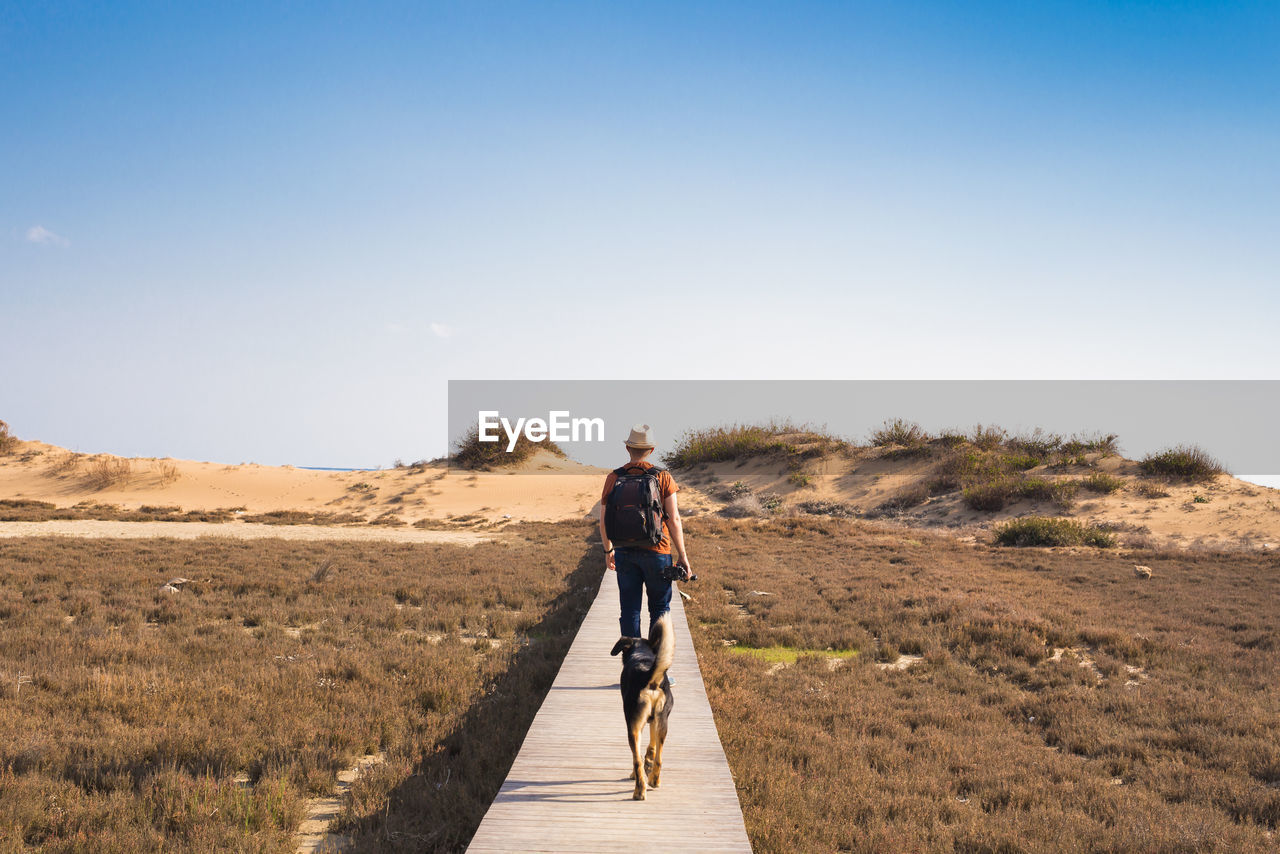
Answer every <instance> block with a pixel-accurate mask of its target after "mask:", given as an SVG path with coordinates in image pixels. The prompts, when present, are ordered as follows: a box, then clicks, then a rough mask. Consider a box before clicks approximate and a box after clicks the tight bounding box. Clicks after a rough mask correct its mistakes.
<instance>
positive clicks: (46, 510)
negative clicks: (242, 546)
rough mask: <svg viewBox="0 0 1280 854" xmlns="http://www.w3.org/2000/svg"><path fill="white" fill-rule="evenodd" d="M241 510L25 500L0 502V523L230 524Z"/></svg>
mask: <svg viewBox="0 0 1280 854" xmlns="http://www.w3.org/2000/svg"><path fill="white" fill-rule="evenodd" d="M238 509H243V508H229V507H219V508H217V509H214V510H186V511H184V510H183V509H182V508H181V507H177V506H156V505H149V504H144V505H142V506H141V507H139V508H137V509H136V510H126V509H124V508H122V507H119V506H118V505H115V504H100V503H98V502H95V501H82V502H80V503H79V504H76V505H75V506H73V507H59V506H58V505H56V504H53V503H51V502H48V501H35V500H32V499H25V498H8V499H0V522H47V521H50V520H54V519H99V520H106V521H112V522H230V521H232V520H233V519H234V518H235V514H236V511H237V510H238Z"/></svg>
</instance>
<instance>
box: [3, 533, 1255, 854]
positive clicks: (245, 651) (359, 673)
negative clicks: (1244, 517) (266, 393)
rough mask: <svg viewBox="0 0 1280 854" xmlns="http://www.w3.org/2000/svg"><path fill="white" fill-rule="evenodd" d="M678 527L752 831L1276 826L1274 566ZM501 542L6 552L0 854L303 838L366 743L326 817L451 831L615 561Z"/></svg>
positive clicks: (488, 792) (985, 846)
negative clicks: (357, 769) (310, 818)
mask: <svg viewBox="0 0 1280 854" xmlns="http://www.w3.org/2000/svg"><path fill="white" fill-rule="evenodd" d="M687 530H688V532H689V539H690V551H691V554H692V556H693V558H694V560H695V563H696V569H697V571H698V573H699V574H700V575H701V576H702V578H701V580H700V581H698V582H696V583H694V584H690V585H687V586H686V590H687V591H688V592H689V593H691V594H692V595H693V597H694V601H692V602H690V603H689V604H688V605H687V611H688V614H689V618H690V625H691V631H692V632H693V640H694V642H695V645H696V647H697V650H698V653H699V658H700V661H701V665H702V669H703V674H704V677H705V679H706V683H707V690H708V694H709V696H710V699H711V703H712V706H713V709H714V711H715V714H716V720H717V725H718V727H719V729H720V734H721V737H722V739H723V742H724V746H725V750H726V753H727V755H728V758H729V762H730V765H731V767H732V769H733V771H734V776H735V779H736V781H737V784H738V788H739V797H740V799H741V802H742V805H743V810H744V815H745V817H746V821H747V827H748V831H749V833H750V835H751V840H752V843H753V845H754V846H755V849H756V850H757V851H758V852H796V851H804V852H824V851H832V852H836V851H839V852H848V851H895V852H897V851H939V852H941V851H965V852H1021V851H1031V852H1035V851H1081V852H1083V851H1111V852H1139V851H1143V852H1146V851H1169V852H1174V851H1179V852H1181V851H1186V852H1193V851H1222V852H1227V851H1244V852H1248V851H1270V850H1274V841H1273V837H1272V834H1273V833H1274V831H1275V829H1276V825H1277V823H1278V822H1280V746H1278V745H1277V742H1276V739H1275V735H1274V734H1275V732H1276V730H1277V726H1278V725H1280V699H1278V696H1277V693H1276V691H1275V688H1274V685H1275V684H1276V683H1277V677H1280V673H1278V672H1277V671H1278V670H1280V663H1277V660H1276V649H1277V640H1276V632H1277V629H1278V628H1280V556H1277V555H1275V554H1264V553H1256V552H1254V553H1243V552H1236V553H1230V554H1218V553H1213V552H1208V551H1191V552H1188V551H1185V550H1182V551H1177V550H1168V551H1130V552H1123V551H1118V550H1094V549H1056V550H1045V549H1007V548H1004V549H1002V548H994V547H988V546H985V545H981V544H972V543H969V544H966V543H961V542H957V541H955V540H954V539H950V538H946V537H943V536H939V535H932V534H929V533H925V532H921V531H917V530H910V529H903V528H891V527H888V526H883V525H879V524H877V523H869V522H861V521H842V520H836V519H828V518H819V517H805V516H796V517H788V518H776V519H769V520H756V519H744V520H737V521H731V520H722V519H694V520H691V521H690V522H688V523H687ZM504 534H505V537H506V539H504V541H501V542H493V543H482V544H479V545H475V546H472V547H469V548H463V547H451V546H443V545H401V544H386V543H376V544H371V543H333V542H330V543H296V542H280V541H269V540H268V541H254V542H236V541H230V542H228V541H225V540H217V541H215V540H196V541H182V542H179V541H171V540H151V541H102V540H73V539H56V538H33V539H28V540H9V541H3V542H0V647H3V649H4V651H5V654H4V658H3V660H2V661H0V686H2V687H0V732H4V733H5V734H6V737H5V738H4V739H3V740H0V850H7V851H29V850H37V849H38V850H47V851H86V852H87V851H135V850H138V851H148V850H149V851H160V850H164V851H207V850H239V851H289V850H292V848H293V845H294V842H293V831H294V829H295V827H296V826H297V823H298V821H299V820H300V818H301V816H302V810H303V804H304V802H305V800H306V798H308V797H309V796H311V795H314V794H319V793H326V792H328V791H330V790H331V788H332V786H333V782H334V778H335V774H336V773H337V772H338V771H339V770H341V769H343V768H346V767H349V766H350V765H351V764H352V763H353V762H354V761H355V760H356V759H358V758H359V757H360V756H361V755H364V754H367V753H376V752H382V753H385V754H386V755H387V757H388V761H387V762H386V764H384V765H380V766H375V767H374V768H373V769H372V770H371V771H370V772H368V773H366V774H365V775H364V776H362V777H361V778H360V779H359V780H358V781H357V782H356V783H355V784H354V785H353V787H352V789H351V798H350V800H349V803H348V804H347V807H346V811H345V813H344V815H343V817H342V818H341V819H340V821H339V822H338V825H337V827H336V828H335V829H336V830H338V831H340V832H343V833H345V834H347V835H349V836H351V837H354V838H355V840H356V842H357V850H362V851H363V850H372V851H459V850H461V849H462V848H464V847H465V844H466V841H467V840H468V839H469V838H470V835H471V833H472V832H473V831H474V828H475V826H476V825H477V824H478V822H479V820H480V818H481V817H482V816H483V813H484V811H485V809H486V808H487V806H488V803H489V801H490V800H491V798H492V797H493V795H494V794H495V793H496V791H497V789H498V786H499V785H500V783H501V781H502V778H503V777H504V775H505V774H506V770H507V768H508V766H509V764H510V762H511V760H512V758H513V757H514V755H515V752H516V750H517V749H518V747H519V744H520V742H521V740H522V738H523V735H524V732H525V730H526V728H527V726H528V724H529V722H530V721H531V719H532V716H533V714H534V712H535V711H536V709H537V705H538V703H539V702H540V698H541V697H542V695H543V693H545V690H546V688H547V687H548V686H549V685H550V682H551V680H552V678H553V677H554V674H555V671H556V669H557V668H558V665H559V662H560V660H561V658H562V657H563V654H564V652H565V651H566V649H567V647H568V643H569V641H570V640H571V638H572V635H573V633H574V632H575V631H576V627H577V625H578V623H579V621H580V619H581V615H582V614H583V613H584V611H585V608H586V606H587V605H588V604H589V603H590V599H591V596H592V594H593V592H594V589H595V587H594V585H595V582H596V581H597V580H598V579H599V573H600V566H601V562H602V561H601V555H600V552H599V545H598V542H597V541H596V539H595V535H594V530H593V528H592V527H591V526H588V525H585V524H583V523H580V522H575V523H561V524H521V525H518V526H512V527H510V528H508V529H507V531H506V532H504ZM326 562H328V563H329V566H330V568H329V570H328V571H327V573H320V575H321V576H322V577H320V578H318V579H317V578H316V575H317V570H318V569H319V568H320V567H322V566H324V565H325V564H326ZM1135 563H1138V564H1144V565H1147V566H1150V567H1151V569H1152V570H1153V577H1152V578H1151V579H1149V580H1140V579H1138V578H1136V577H1135V576H1134V573H1133V565H1134V564H1135ZM173 576H183V577H185V578H188V579H191V582H190V584H188V585H187V586H186V587H185V589H184V590H183V592H181V593H179V594H169V593H161V592H159V589H158V588H159V585H160V584H162V583H164V582H165V581H167V580H168V579H169V578H171V577H173ZM397 606H399V607H397ZM68 617H74V618H75V619H73V620H68V619H67V618H68ZM491 640H496V641H498V644H497V645H494V644H492V643H490V641H491ZM726 642H736V645H735V646H727V645H726ZM748 647H755V648H760V649H765V650H768V652H767V653H765V654H764V655H762V656H759V657H757V656H755V655H744V654H742V652H743V650H745V649H746V648H748ZM778 648H781V649H778ZM805 650H812V651H814V652H815V653H825V654H823V655H818V654H815V655H806V654H803V652H804V651H805ZM828 650H830V652H828ZM1055 650H1063V652H1062V653H1061V654H1059V655H1058V656H1056V659H1055V655H1054V652H1055ZM846 651H847V652H846ZM797 652H800V653H802V654H800V655H799V657H798V658H795V654H796V653H797ZM602 654H603V653H602ZM901 654H907V655H918V656H921V660H920V661H919V662H917V663H915V664H914V665H912V666H910V667H908V668H906V669H903V670H889V669H883V668H881V667H877V666H876V664H877V663H888V662H891V661H894V660H897V659H898V657H899V655H901ZM792 658H794V661H792V662H791V663H788V661H789V659H792ZM676 690H677V692H678V691H679V688H678V686H677V689H676ZM672 725H673V726H676V727H678V726H679V720H678V713H677V715H676V718H674V719H673V723H672ZM669 761H671V762H678V761H679V757H678V755H674V754H673V755H672V756H671V757H669ZM239 775H247V778H248V779H247V780H245V777H244V776H240V779H241V780H242V781H243V782H237V776H239ZM670 830H671V829H670V828H668V829H666V831H670Z"/></svg>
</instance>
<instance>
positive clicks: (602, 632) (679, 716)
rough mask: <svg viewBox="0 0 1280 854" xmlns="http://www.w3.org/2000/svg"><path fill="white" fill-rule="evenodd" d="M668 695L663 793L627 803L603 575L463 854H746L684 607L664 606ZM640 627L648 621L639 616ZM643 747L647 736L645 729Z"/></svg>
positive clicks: (616, 665)
mask: <svg viewBox="0 0 1280 854" xmlns="http://www.w3.org/2000/svg"><path fill="white" fill-rule="evenodd" d="M671 612H672V614H671V616H672V621H673V623H674V625H675V629H676V656H675V661H674V663H673V664H672V666H671V671H670V673H671V676H672V678H673V679H674V680H675V682H676V684H675V686H674V688H673V689H672V691H673V693H674V694H675V708H674V709H673V710H672V713H671V731H670V733H669V734H668V735H667V741H666V746H665V747H664V748H663V754H662V760H663V761H662V786H661V787H660V788H658V789H650V790H649V793H648V796H647V799H646V800H644V801H633V800H632V799H631V792H632V789H633V787H634V783H633V782H632V781H631V780H629V779H627V777H628V775H629V774H630V773H631V751H630V749H629V748H628V747H627V732H626V724H625V722H624V720H623V716H622V696H621V694H620V693H619V690H618V677H619V674H620V673H621V672H622V659H621V656H618V657H612V656H610V655H609V650H610V649H611V648H612V647H613V644H614V642H615V641H616V640H617V639H618V588H617V581H615V579H614V575H613V573H611V572H606V573H605V577H604V580H603V582H602V584H601V586H600V593H599V595H597V596H596V600H595V603H594V604H593V605H592V606H591V610H590V611H589V612H588V613H587V616H586V619H585V620H583V623H582V628H581V629H580V630H579V631H578V635H577V637H576V638H575V639H574V641H573V645H572V646H571V647H570V649H569V654H568V655H567V656H566V657H565V660H564V663H563V664H562V665H561V666H560V672H559V674H557V676H556V680H555V683H554V684H553V685H552V686H551V690H550V691H549V692H548V693H547V697H546V699H545V700H544V701H543V703H542V707H541V708H540V709H539V711H538V714H537V716H536V717H535V718H534V720H533V724H532V725H531V726H530V727H529V732H528V734H527V735H526V736H525V739H524V744H523V745H521V747H520V753H519V755H518V756H516V760H515V762H514V763H513V764H512V766H511V771H510V772H509V773H508V774H507V779H506V782H504V783H503V784H502V789H501V790H500V791H499V792H498V796H497V798H495V799H494V801H493V805H492V806H490V807H489V811H488V812H487V813H486V814H485V817H484V821H483V822H481V824H480V828H479V830H477V831H476V835H475V837H474V838H473V839H472V840H471V845H470V847H468V848H467V851H468V852H469V854H491V852H526V851H527V852H534V851H538V852H592V854H608V852H627V854H630V853H631V852H635V851H644V850H654V851H664V852H666V851H671V852H686V851H705V852H726V854H728V852H735V854H737V853H738V852H750V851H751V843H750V842H748V841H747V831H746V828H745V826H744V825H743V823H742V809H741V807H740V806H739V805H738V793H737V791H736V790H735V789H734V785H733V778H732V777H731V776H730V774H729V763H728V762H726V761H725V758H724V749H723V748H722V747H721V746H720V736H719V735H718V734H717V733H716V725H715V721H714V720H713V719H712V717H711V706H710V704H708V702H707V693H706V690H705V689H704V688H703V685H702V673H701V672H700V671H699V670H698V658H697V656H696V655H695V654H694V650H693V643H692V641H691V640H690V638H689V627H688V623H687V622H686V621H685V615H684V607H683V604H682V602H681V600H680V597H679V596H678V595H675V594H673V595H672V603H671ZM641 621H642V625H643V624H646V623H647V622H648V613H647V611H646V612H643V613H642V616H641ZM644 738H645V741H644V743H645V744H647V743H648V741H647V739H648V728H647V727H646V728H645V737H644Z"/></svg>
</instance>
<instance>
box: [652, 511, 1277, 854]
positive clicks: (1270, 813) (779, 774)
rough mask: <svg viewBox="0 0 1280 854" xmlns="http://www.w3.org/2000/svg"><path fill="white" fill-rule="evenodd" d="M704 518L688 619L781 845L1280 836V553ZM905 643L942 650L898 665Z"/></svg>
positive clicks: (729, 733)
mask: <svg viewBox="0 0 1280 854" xmlns="http://www.w3.org/2000/svg"><path fill="white" fill-rule="evenodd" d="M689 528H690V543H691V551H692V555H693V556H694V558H695V563H696V564H697V566H696V569H697V571H698V573H699V574H700V575H701V576H702V580H700V581H699V582H698V583H697V584H696V585H689V586H687V589H688V590H689V591H690V592H692V594H693V596H694V598H695V601H694V602H692V603H690V604H689V605H688V606H687V612H688V614H689V617H690V621H691V631H692V632H693V633H694V640H695V642H696V645H697V648H698V652H699V658H700V661H701V665H702V670H703V674H704V678H705V680H706V683H707V691H708V694H709V695H710V699H711V704H712V707H713V709H714V710H715V713H716V722H717V725H718V727H719V730H720V735H721V738H722V740H723V742H724V746H725V750H726V753H727V754H728V758H729V763H730V765H731V766H732V768H733V771H734V776H735V779H736V781H737V784H738V789H739V797H740V800H741V802H742V806H743V810H744V814H745V817H746V822H747V828H748V831H749V833H750V835H751V840H752V843H753V845H754V846H755V850H756V851H757V852H794V851H805V852H825V851H831V852H852V851H856V852H864V851H865V852H873V851H874V852H884V851H895V852H905V851H937V852H943V851H947V852H951V851H963V852H1023V851H1028V852H1038V851H1044V852H1049V851H1053V852H1075V851H1079V852H1085V851H1090V852H1098V851H1108V852H1199V851H1221V852H1247V851H1274V850H1275V842H1274V839H1273V834H1274V832H1275V830H1276V825H1277V823H1280V743H1278V742H1277V739H1276V735H1275V734H1276V732H1277V729H1278V727H1280V694H1278V693H1277V691H1276V688H1275V686H1276V685H1277V683H1278V682H1280V663H1278V662H1277V656H1276V650H1277V646H1278V644H1277V636H1276V632H1277V629H1280V556H1277V555H1274V554H1259V553H1256V552H1255V553H1251V554H1250V553H1241V552H1235V553H1227V554H1214V553H1210V552H1198V553H1188V552H1186V551H1173V550H1170V551H1159V552H1156V551H1150V552H1130V553H1117V552H1115V551H1112V550H1105V551H1102V550H1095V549H1064V550H1044V549H1001V548H994V547H987V546H983V545H972V544H969V545H966V544H963V543H958V542H956V541H954V540H952V539H947V538H943V537H941V536H931V535H928V534H924V533H921V532H919V531H905V532H904V531H902V530H901V529H897V530H894V529H888V528H876V527H875V526H874V525H870V524H868V523H858V522H842V521H838V520H830V519H824V520H820V519H805V518H795V519H789V520H776V521H770V522H755V521H745V520H744V521H741V522H729V521H724V520H711V521H701V520H699V521H698V522H695V523H694V524H691V525H690V526H689ZM1135 563H1136V564H1144V565H1147V566H1149V567H1151V569H1152V571H1153V577H1152V578H1151V579H1150V580H1145V581H1144V580H1141V579H1138V578H1136V577H1135V574H1134V571H1133V567H1134V564H1135ZM731 642H736V646H728V645H726V643H731ZM745 646H751V647H759V648H769V647H775V646H785V647H792V648H801V649H809V650H814V651H816V652H819V651H825V650H828V649H831V650H836V651H838V650H856V654H851V655H846V656H843V657H844V661H843V662H839V663H836V662H832V661H831V654H830V653H829V654H828V655H827V656H819V655H802V656H800V657H799V658H797V659H796V660H795V661H794V663H793V664H790V665H789V666H781V667H780V666H779V664H778V663H777V662H778V661H779V660H780V658H779V656H778V654H777V653H778V651H777V650H772V654H770V655H766V656H757V655H742V654H739V653H740V652H741V648H742V647H745ZM1055 649H1064V652H1063V653H1062V654H1061V655H1060V656H1059V657H1058V659H1057V660H1056V661H1055V660H1053V659H1054V651H1055ZM903 653H905V654H916V655H920V656H923V659H922V660H921V661H919V662H918V663H916V664H914V665H913V666H910V667H908V668H907V669H904V670H893V669H887V668H881V667H877V666H875V664H876V662H877V661H880V662H882V663H883V662H888V661H893V660H895V659H897V658H898V656H899V654H903ZM836 655H837V657H839V654H838V653H836ZM771 662H773V663H771ZM678 725H679V723H678V722H674V723H673V726H678ZM669 761H670V762H678V761H679V757H678V756H674V755H673V756H671V757H670V759H669Z"/></svg>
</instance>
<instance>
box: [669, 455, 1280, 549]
mask: <svg viewBox="0 0 1280 854" xmlns="http://www.w3.org/2000/svg"><path fill="white" fill-rule="evenodd" d="M931 466H932V462H931V461H928V460H888V459H884V458H882V457H879V456H878V455H876V454H874V453H870V454H863V455H860V456H857V457H855V458H854V459H848V458H841V457H838V456H833V457H828V458H824V459H820V460H816V461H811V462H810V463H808V464H806V466H805V467H804V473H805V474H807V475H808V478H809V483H808V484H807V485H805V486H798V485H796V483H794V482H793V481H792V480H791V479H790V477H791V474H792V472H791V471H790V470H789V469H788V468H787V467H786V466H785V465H784V464H782V462H781V461H779V460H776V459H768V458H765V459H757V460H752V461H750V462H747V463H745V464H741V463H716V464H711V465H703V466H699V467H697V468H696V469H695V470H694V471H692V472H688V473H685V474H684V475H683V477H684V480H685V482H686V483H689V484H691V485H694V486H696V487H698V488H700V489H701V490H702V491H704V492H707V493H710V494H711V495H716V494H723V492H724V490H725V488H726V487H727V486H728V485H730V484H734V483H742V484H745V485H746V486H748V487H750V488H751V489H752V490H754V491H756V492H758V493H764V494H774V495H777V496H779V497H780V498H781V500H782V503H783V507H784V508H785V507H787V506H794V505H796V504H799V503H802V502H809V501H832V502H839V503H841V504H845V505H848V506H849V507H851V508H852V509H854V510H855V511H857V512H859V513H868V512H872V511H874V510H875V509H876V508H878V507H880V505H882V504H883V503H884V502H885V501H886V500H888V499H890V498H892V497H894V496H897V495H899V494H901V493H903V492H904V491H906V490H909V489H910V488H912V487H913V486H918V485H919V484H921V483H923V482H925V481H926V480H927V479H928V478H929V476H930V467H931ZM1095 471H1101V472H1106V473H1108V474H1112V475H1114V476H1116V477H1120V478H1123V479H1124V480H1125V481H1126V484H1127V485H1126V487H1125V488H1124V489H1122V490H1121V491H1119V492H1116V493H1113V494H1110V495H1099V494H1095V493H1091V492H1088V491H1086V490H1081V491H1080V492H1079V494H1078V496H1077V498H1076V501H1075V504H1074V505H1073V506H1072V507H1071V508H1070V509H1068V510H1062V509H1060V508H1058V507H1056V506H1054V505H1053V504H1052V503H1051V502H1041V503H1035V502H1031V501H1022V502H1018V503H1016V504H1012V505H1010V506H1008V507H1006V508H1005V509H1004V510H1002V511H1000V512H998V513H987V512H978V511H975V510H971V509H969V508H968V507H967V506H966V505H965V504H964V502H963V501H962V499H961V497H960V495H959V493H951V494H948V495H941V496H936V497H932V498H930V499H929V500H928V501H926V502H925V503H924V504H922V505H920V506H918V507H915V508H912V509H910V510H908V511H906V512H903V513H900V514H892V516H891V518H894V519H896V520H897V521H900V522H902V523H905V524H908V525H919V526H928V527H942V528H957V529H961V530H964V531H966V532H967V533H973V532H974V530H975V529H986V528H990V527H991V526H992V525H993V524H995V523H998V522H1000V521H1003V520H1004V519H1007V518H1010V517H1016V516H1025V515H1033V514H1034V515H1047V516H1070V517H1073V518H1077V519H1080V520H1082V521H1089V522H1095V523H1106V524H1110V525H1112V526H1115V527H1116V528H1117V530H1118V531H1119V532H1120V533H1121V535H1122V540H1128V541H1129V542H1131V543H1135V544H1136V543H1139V542H1141V541H1142V540H1143V539H1147V540H1149V541H1151V542H1153V543H1155V544H1161V545H1166V544H1167V545H1180V546H1190V545H1196V544H1206V545H1214V546H1221V545H1232V546H1242V547H1248V548H1272V549H1273V548H1277V547H1278V546H1280V490H1275V489H1269V488H1267V487H1264V486H1257V485H1255V484H1252V483H1247V482H1245V481H1242V480H1238V479H1237V478H1234V477H1231V476H1230V475H1220V476H1218V477H1217V478H1215V479H1214V480H1213V481H1212V482H1210V483H1203V484H1196V485H1188V484H1178V483H1165V482H1159V481H1152V480H1150V479H1148V478H1143V477H1141V476H1140V471H1139V468H1138V465H1137V463H1135V462H1133V461H1131V460H1126V459H1123V458H1121V457H1109V458H1102V459H1098V460H1097V461H1096V464H1095V466H1094V467H1092V468H1090V469H1085V470H1078V469H1077V470H1075V471H1073V472H1068V473H1066V474H1063V473H1062V471H1061V470H1053V469H1049V468H1047V467H1040V468H1037V469H1031V470H1030V471H1028V472H1027V474H1028V475H1036V476H1041V477H1047V478H1050V479H1056V478H1059V477H1067V478H1077V479H1078V478H1080V477H1082V476H1084V475H1085V474H1090V473H1092V472H1095ZM1141 483H1148V484H1151V485H1153V486H1155V487H1157V488H1158V489H1159V490H1162V491H1164V492H1167V493H1168V495H1167V497H1158V498H1148V497H1144V496H1142V495H1140V494H1139V493H1137V492H1136V491H1135V489H1134V487H1136V486H1137V485H1138V484H1141ZM1197 497H1199V498H1200V500H1199V501H1197V500H1196V498H1197Z"/></svg>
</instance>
